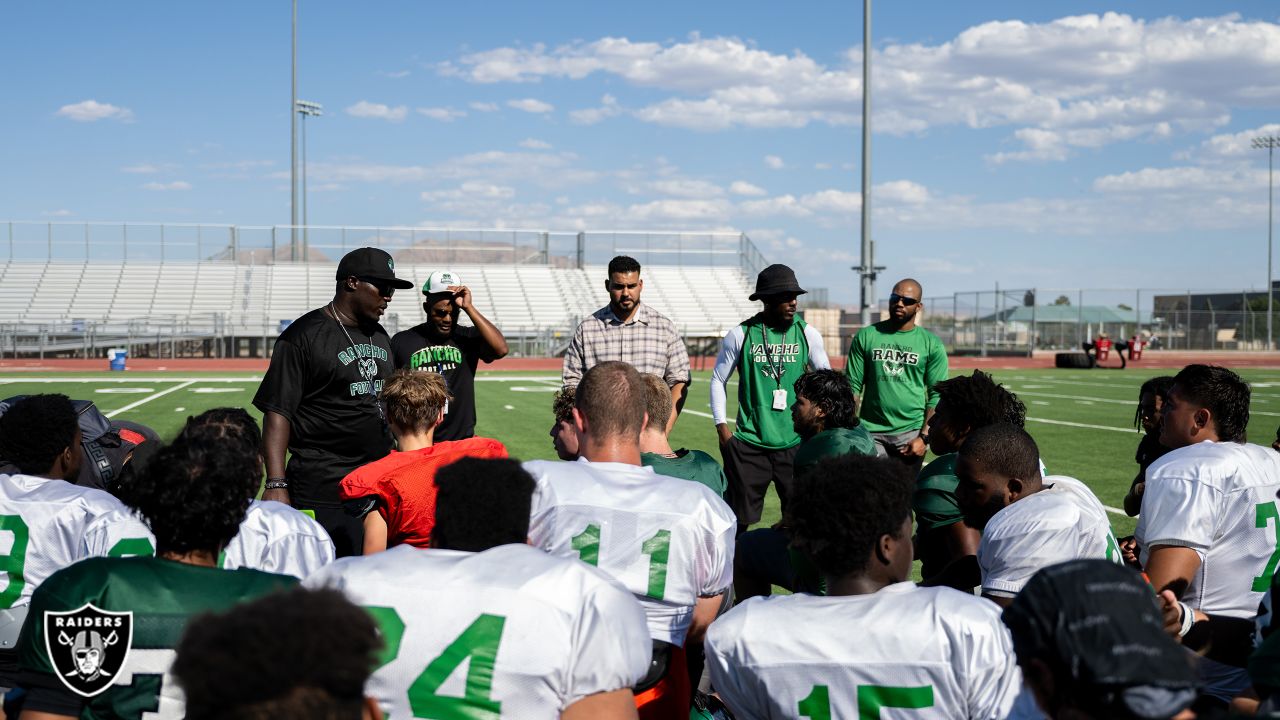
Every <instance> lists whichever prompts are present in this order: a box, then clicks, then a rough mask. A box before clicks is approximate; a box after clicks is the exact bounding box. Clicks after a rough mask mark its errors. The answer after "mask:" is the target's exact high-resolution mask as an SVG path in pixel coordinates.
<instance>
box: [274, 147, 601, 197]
mask: <svg viewBox="0 0 1280 720" xmlns="http://www.w3.org/2000/svg"><path fill="white" fill-rule="evenodd" d="M307 173H308V175H309V176H310V177H311V178H312V179H314V180H316V181H317V182H339V183H355V182H360V183H406V182H422V181H433V182H449V181H455V180H456V181H463V180H477V181H481V182H487V183H491V184H508V185H509V184H513V183H518V182H529V183H533V184H536V185H539V186H541V187H547V188H561V187H568V186H573V185H585V184H590V183H594V182H598V181H599V180H600V177H601V174H600V173H599V172H596V171H594V170H587V169H584V168H581V167H578V166H577V156H576V155H573V154H572V153H564V152H561V153H550V152H505V151H501V150H490V151H487V152H479V153H471V154H468V155H461V156H457V157H453V158H449V159H447V160H445V161H443V162H441V163H439V164H436V165H386V164H378V163H362V162H348V163H310V164H309V165H308V166H307ZM270 177H271V178H272V179H278V180H287V179H289V173H288V172H287V171H283V172H277V173H272V174H271V175H270Z"/></svg>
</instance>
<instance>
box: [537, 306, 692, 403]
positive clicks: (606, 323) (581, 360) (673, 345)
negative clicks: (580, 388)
mask: <svg viewBox="0 0 1280 720" xmlns="http://www.w3.org/2000/svg"><path fill="white" fill-rule="evenodd" d="M606 360H621V361H623V362H625V363H630V364H631V365H632V366H633V367H635V369H636V370H639V371H640V372H642V373H649V374H650V375H657V376H658V377H660V378H662V379H663V380H666V381H667V385H669V386H670V385H675V384H676V383H688V382H689V352H688V350H686V349H685V346H684V339H683V338H681V337H680V333H678V332H676V326H675V323H673V322H671V321H670V320H668V319H667V317H666V316H664V315H663V314H662V313H660V312H658V311H656V310H653V309H652V308H650V307H649V306H648V305H645V304H644V303H640V306H639V307H638V308H636V312H635V314H634V315H632V316H631V320H629V321H627V322H625V323H624V322H622V321H621V320H619V319H618V317H617V316H616V315H614V314H613V310H611V309H610V308H609V306H608V305H605V306H604V307H602V308H600V309H599V310H597V311H595V312H594V313H592V314H591V317H589V318H587V319H586V320H583V321H582V324H580V325H578V329H577V330H575V331H574V333H573V340H572V341H571V342H570V343H569V349H568V350H567V351H566V352H565V354H564V371H563V372H562V374H561V375H562V379H563V381H564V384H565V385H568V386H570V387H577V385H578V382H579V381H580V380H582V376H583V374H585V373H586V372H587V370H590V369H591V368H593V367H595V366H596V365H599V364H600V363H602V362H605V361H606Z"/></svg>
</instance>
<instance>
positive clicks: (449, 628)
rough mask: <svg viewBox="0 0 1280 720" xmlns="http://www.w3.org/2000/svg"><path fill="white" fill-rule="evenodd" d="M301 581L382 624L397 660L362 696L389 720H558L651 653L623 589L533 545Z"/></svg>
mask: <svg viewBox="0 0 1280 720" xmlns="http://www.w3.org/2000/svg"><path fill="white" fill-rule="evenodd" d="M303 584H304V585H306V586H309V587H336V588H338V589H340V590H342V591H343V592H345V593H346V595H347V597H349V598H350V599H351V600H352V601H353V602H355V603H356V604H358V605H361V606H363V607H365V608H366V609H368V610H369V612H370V613H371V614H372V615H373V616H374V617H375V618H376V619H377V620H378V624H379V625H380V626H381V628H382V633H383V637H384V639H385V640H386V642H387V650H386V651H385V652H384V655H383V657H384V658H389V659H387V660H386V661H385V662H384V663H383V664H382V666H381V667H379V668H378V669H377V671H375V672H374V674H373V677H372V678H370V680H369V682H368V683H367V684H366V686H365V692H366V693H367V694H368V695H370V696H372V697H374V698H376V699H377V700H378V702H379V703H380V704H381V705H382V708H383V711H384V712H385V713H386V714H387V717H388V718H389V720H407V719H408V718H411V717H440V718H442V717H486V718H495V719H497V718H512V719H518V720H525V719H526V718H528V719H534V720H536V719H539V718H547V719H548V720H550V719H553V718H559V717H560V713H561V712H562V711H563V710H564V709H565V708H566V707H568V706H569V705H571V704H573V703H575V702H577V701H578V700H581V699H582V698H584V697H586V696H588V695H594V694H596V693H601V692H610V691H614V690H621V689H623V688H629V687H632V686H633V685H635V684H636V683H637V682H639V681H640V680H641V679H642V678H643V677H644V675H645V673H646V672H647V671H648V669H649V660H650V656H651V655H652V653H653V644H652V642H651V641H650V640H649V634H648V632H647V631H646V627H645V620H644V612H643V611H642V610H641V609H640V606H639V604H637V603H636V601H635V599H634V598H632V597H631V594H630V593H628V592H627V590H626V588H623V587H622V586H620V585H618V583H617V582H615V581H614V580H613V579H611V578H609V577H608V576H607V575H605V574H604V573H602V572H599V571H597V570H595V569H593V568H589V567H587V566H586V565H583V564H582V563H579V562H574V561H570V560H565V559H564V558H557V557H552V556H550V555H548V554H546V553H544V552H542V551H541V550H538V549H537V548H533V547H530V546H528V545H500V546H498V547H496V548H493V549H490V550H487V551H485V552H482V553H468V552H457V551H453V550H436V549H419V548H415V547H412V546H409V545H399V546H396V547H393V548H391V549H390V550H387V551H386V552H380V553H377V554H374V555H368V556H365V557H349V558H342V559H340V560H338V561H337V562H334V563H332V564H330V565H328V566H327V567H325V568H324V569H322V570H321V571H320V572H318V573H316V574H315V575H312V576H310V577H308V578H307V579H306V580H305V581H304V582H303ZM463 665H465V666H466V670H465V672H463V671H459V668H460V667H462V666H463Z"/></svg>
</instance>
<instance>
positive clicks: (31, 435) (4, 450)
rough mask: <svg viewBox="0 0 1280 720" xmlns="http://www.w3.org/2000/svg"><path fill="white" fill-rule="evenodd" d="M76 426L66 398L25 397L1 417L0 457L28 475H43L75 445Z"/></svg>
mask: <svg viewBox="0 0 1280 720" xmlns="http://www.w3.org/2000/svg"><path fill="white" fill-rule="evenodd" d="M79 427H80V420H79V418H78V417H76V411H75V408H74V407H73V406H72V405H71V400H70V399H68V398H67V396H66V395H28V396H27V397H25V398H23V399H21V400H19V401H18V402H16V403H14V405H13V407H11V408H9V410H8V411H7V412H6V413H5V414H4V415H2V416H0V458H4V459H5V460H7V461H9V462H11V463H13V464H14V465H16V466H17V467H18V470H20V471H22V472H23V473H25V474H27V475H43V474H44V473H47V472H49V470H51V469H52V468H53V465H54V463H55V462H57V460H58V456H59V455H61V454H62V453H64V452H66V450H67V448H69V447H71V446H72V444H74V443H75V441H76V431H77V430H78V429H79ZM75 451H76V452H80V449H79V448H75Z"/></svg>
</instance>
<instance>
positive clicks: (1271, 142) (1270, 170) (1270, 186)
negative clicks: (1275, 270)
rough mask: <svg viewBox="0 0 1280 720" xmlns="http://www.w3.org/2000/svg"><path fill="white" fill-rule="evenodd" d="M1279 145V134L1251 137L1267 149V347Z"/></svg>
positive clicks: (1259, 147) (1270, 347) (1254, 142)
mask: <svg viewBox="0 0 1280 720" xmlns="http://www.w3.org/2000/svg"><path fill="white" fill-rule="evenodd" d="M1277 146H1280V136H1276V135H1263V136H1261V137H1256V138H1254V139H1253V147H1254V148H1255V149H1262V148H1266V150H1267V349H1268V350H1272V349H1274V348H1275V346H1274V345H1272V344H1271V303H1272V298H1273V296H1274V295H1275V293H1273V292H1272V291H1271V278H1272V275H1271V234H1272V227H1273V221H1272V217H1273V210H1274V205H1275V192H1274V187H1275V181H1274V175H1275V172H1274V168H1275V165H1274V158H1275V150H1276V147H1277Z"/></svg>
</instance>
